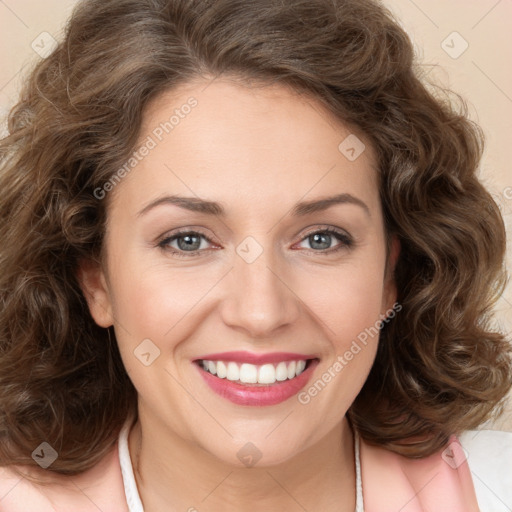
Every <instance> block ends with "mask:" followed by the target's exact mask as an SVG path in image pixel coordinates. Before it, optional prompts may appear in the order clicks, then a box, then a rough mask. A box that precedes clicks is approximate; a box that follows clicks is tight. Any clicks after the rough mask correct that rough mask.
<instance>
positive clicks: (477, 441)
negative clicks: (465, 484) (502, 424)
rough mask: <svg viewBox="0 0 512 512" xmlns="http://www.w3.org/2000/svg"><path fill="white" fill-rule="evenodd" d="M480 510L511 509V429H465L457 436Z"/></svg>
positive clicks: (492, 511)
mask: <svg viewBox="0 0 512 512" xmlns="http://www.w3.org/2000/svg"><path fill="white" fill-rule="evenodd" d="M459 441H460V443H461V445H462V447H463V448H464V450H465V453H466V457H467V461H468V465H469V469H470V470H471V476H472V477H473V484H474V486H475V491H476V494H477V498H478V504H479V506H480V509H481V511H482V512H502V511H503V512H507V511H510V510H512V432H505V431H502V430H468V431H466V432H464V433H463V434H461V435H460V436H459Z"/></svg>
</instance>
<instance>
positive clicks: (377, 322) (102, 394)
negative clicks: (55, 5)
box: [0, 0, 512, 512]
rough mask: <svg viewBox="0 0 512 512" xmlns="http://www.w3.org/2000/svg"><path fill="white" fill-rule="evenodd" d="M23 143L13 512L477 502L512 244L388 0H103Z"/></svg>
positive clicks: (10, 142) (7, 325) (14, 137)
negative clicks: (474, 453) (499, 305)
mask: <svg viewBox="0 0 512 512" xmlns="http://www.w3.org/2000/svg"><path fill="white" fill-rule="evenodd" d="M9 131H10V135H9V136H8V137H7V138H6V139H4V140H3V141H2V146H1V147H2V153H1V154H2V164H1V165H2V173H1V178H0V179H1V186H2V190H3V194H2V200H1V210H0V211H1V234H2V240H3V247H2V250H1V253H0V254H1V259H2V275H1V278H0V279H1V286H0V289H1V290H2V312H1V317H0V326H1V329H0V333H1V346H2V355H1V359H0V364H1V368H2V370H1V379H2V381H1V384H2V385H1V390H2V391H1V402H0V403H1V407H0V410H1V411H2V412H1V416H0V418H1V426H2V433H3V438H2V441H1V443H0V450H1V451H0V453H1V460H2V465H3V468H2V477H1V479H0V481H1V485H2V489H1V497H2V499H1V501H0V507H2V508H1V510H5V511H9V512H11V511H18V510H38V511H42V510H71V509H73V510H98V509H100V510H109V511H110V510H116V511H117V510H119V511H121V510H122V511H127V510H130V511H140V510H145V511H146V512H150V511H155V510H188V511H194V510H198V511H206V510H208V511H217V510H223V511H233V510H237V511H244V510H251V511H253V510H308V511H313V510H319V511H320V510H321V511H327V512H330V511H334V510H336V511H343V512H345V511H350V512H352V511H354V510H356V511H361V510H365V511H366V512H369V511H370V512H371V511H379V512H382V511H388V510H389V511H391V510H402V511H409V512H410V511H420V510H436V511H441V510H443V511H444V510H450V511H470V510H475V511H476V510H479V505H480V507H482V499H483V498H482V497H481V496H478V497H477V495H476V492H475V485H474V483H473V478H472V471H473V473H474V472H475V471H481V469H482V467H479V468H475V467H473V466H471V467H470V465H469V464H471V453H469V454H468V453H466V452H465V451H464V448H466V449H467V447H469V448H470V449H467V451H468V452H471V443H467V446H464V447H463V446H462V445H461V443H460V441H459V436H461V438H462V436H463V435H467V434H468V433H471V432H472V431H473V429H475V428H476V427H477V426H479V425H480V424H482V422H484V421H485V420H486V419H488V418H490V417H491V416H492V414H493V413H495V412H499V410H500V407H501V405H502V404H503V401H504V399H505V397H506V395H507V392H508V390H509V389H510V387H511V385H512V380H511V379H512V377H511V368H512V360H511V350H510V345H509V344H508V341H507V340H506V339H505V337H504V336H503V335H502V334H500V333H498V332H494V331H492V329H491V328H490V326H489V322H490V319H491V317H490V308H491V306H492V305H493V303H494V302H495V300H496V298H497V297H498V296H499V294H500V292H501V290H502V288H503V284H504V282H505V275H504V271H503V266H502V265H503V258H504V247H505V232H504V226H503V221H502V218H501V216H500V213H499V210H498V208H497V206H496V204H495V203H494V202H493V200H492V198H491V196H490V195H489V193H488V192H487V191H486V190H485V189H484V188H483V187H482V185H481V184H480V183H479V182H478V180H477V178H476V175H475V171H476V168H477V165H478V162H479V158H480V156H481V152H482V135H481V133H480V130H479V129H478V127H477V126H475V125H474V124H472V123H471V122H470V121H469V120H468V119H467V117H466V115H465V114H464V113H463V114H460V113H457V112H456V111H455V109H454V108H453V107H451V106H449V105H448V104H446V103H443V102H442V101H441V100H440V99H436V98H434V97H433V96H432V94H431V93H429V92H428V91H427V89H426V88H425V87H424V85H422V84H421V83H420V81H419V80H418V78H417V77H416V75H415V73H414V61H413V52H412V48H411V43H410V41H409V39H408V37H407V36H406V34H405V33H404V31H403V30H402V29H401V28H400V27H399V25H398V24H397V22H396V21H395V20H394V19H393V18H392V16H391V15H390V13H389V12H387V11H386V10H385V9H384V8H383V7H381V6H380V5H379V4H376V3H374V2H373V1H369V0H364V1H357V2H356V1H342V0H337V1H334V2H333V1H327V0H315V1H310V0H308V1H307V2H306V1H304V0H286V1H283V2H280V3H278V4H276V3H275V2H271V1H269V0H258V1H254V2H241V1H235V0H209V1H204V0H203V1H199V0H187V1H185V0H172V1H170V0H145V1H135V0H115V1H114V0H106V1H105V0H103V1H99V0H87V1H85V2H82V3H81V4H80V5H79V6H78V8H77V9H76V10H75V12H74V13H73V16H72V18H71V20H70V23H69V25H68V27H67V32H66V36H65V39H64V41H63V43H61V44H60V45H59V46H58V48H57V49H56V50H55V52H54V53H53V54H52V55H51V56H50V57H48V58H47V59H46V60H44V61H43V62H41V63H40V64H39V65H38V66H37V67H36V68H35V69H34V71H33V72H32V74H31V76H30V80H29V81H28V83H27V85H26V87H25V90H24V92H23V93H22V97H21V100H20V102H19V104H18V105H17V106H16V107H15V108H14V109H13V111H12V112H11V115H10V119H9ZM473 435H474V434H473ZM481 435H487V434H481ZM510 438H511V436H510V435H508V436H507V437H506V442H507V443H508V445H503V451H504V452H506V450H507V449H510V442H511V441H510ZM507 446H508V448H507ZM468 461H469V464H468ZM474 474H475V473H474ZM501 477H502V479H503V480H502V484H503V485H502V488H503V489H507V485H506V483H507V482H506V480H505V479H507V478H508V479H510V475H501ZM500 485H501V484H500ZM503 489H501V488H500V494H501V496H502V500H503V499H505V498H506V496H504V494H503V493H504V492H505V491H504V490H503ZM479 500H480V503H479Z"/></svg>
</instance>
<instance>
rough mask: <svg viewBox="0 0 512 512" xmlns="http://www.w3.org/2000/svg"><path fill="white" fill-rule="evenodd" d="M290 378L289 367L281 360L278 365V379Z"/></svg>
mask: <svg viewBox="0 0 512 512" xmlns="http://www.w3.org/2000/svg"><path fill="white" fill-rule="evenodd" d="M287 378H288V368H287V367H286V363H285V362H283V361H282V362H280V363H279V364H278V365H277V366H276V380H280V381H281V380H286V379H287Z"/></svg>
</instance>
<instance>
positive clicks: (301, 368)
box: [295, 361, 306, 375]
mask: <svg viewBox="0 0 512 512" xmlns="http://www.w3.org/2000/svg"><path fill="white" fill-rule="evenodd" d="M304 368H306V361H297V368H296V369H295V375H300V374H301V373H302V372H303V371H304Z"/></svg>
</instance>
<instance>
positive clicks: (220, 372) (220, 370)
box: [208, 361, 228, 379]
mask: <svg viewBox="0 0 512 512" xmlns="http://www.w3.org/2000/svg"><path fill="white" fill-rule="evenodd" d="M208 365H209V362H208ZM227 374H228V370H227V368H226V365H225V364H224V363H223V362H222V361H217V377H219V378H221V379H225V378H226V375H227Z"/></svg>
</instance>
